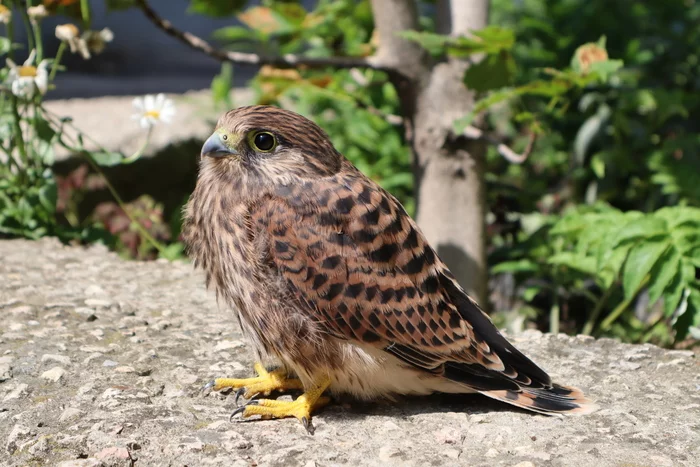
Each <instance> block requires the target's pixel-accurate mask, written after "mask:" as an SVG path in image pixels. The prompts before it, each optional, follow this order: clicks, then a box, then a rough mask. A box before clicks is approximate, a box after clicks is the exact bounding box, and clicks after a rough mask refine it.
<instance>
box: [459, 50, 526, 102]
mask: <svg viewBox="0 0 700 467" xmlns="http://www.w3.org/2000/svg"><path fill="white" fill-rule="evenodd" d="M514 74H515V61H513V57H512V56H511V55H510V53H508V52H505V51H504V52H501V53H499V54H498V55H487V56H486V57H484V59H483V60H482V61H480V62H479V63H477V64H474V65H471V66H470V67H469V68H467V71H466V72H465V73H464V84H465V85H466V86H467V88H469V89H471V90H473V91H476V92H485V91H490V90H492V89H499V88H503V87H505V86H508V85H509V84H510V83H511V82H512V81H513V75H514Z"/></svg>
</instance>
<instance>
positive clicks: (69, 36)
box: [56, 23, 90, 60]
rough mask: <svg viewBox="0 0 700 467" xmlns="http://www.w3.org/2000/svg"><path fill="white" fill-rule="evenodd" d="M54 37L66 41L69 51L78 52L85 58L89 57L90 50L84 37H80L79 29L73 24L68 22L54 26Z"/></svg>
mask: <svg viewBox="0 0 700 467" xmlns="http://www.w3.org/2000/svg"><path fill="white" fill-rule="evenodd" d="M56 37H57V38H58V39H59V40H61V41H63V42H65V43H67V44H68V46H69V47H70V51H71V52H73V53H78V52H80V55H82V56H83V58H84V59H85V60H87V59H89V58H90V51H89V50H88V47H87V43H86V42H85V39H83V38H82V37H80V31H79V30H78V27H77V26H76V25H75V24H70V23H68V24H60V25H58V26H56Z"/></svg>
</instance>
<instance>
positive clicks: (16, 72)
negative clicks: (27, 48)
mask: <svg viewBox="0 0 700 467" xmlns="http://www.w3.org/2000/svg"><path fill="white" fill-rule="evenodd" d="M35 57H36V50H32V53H30V54H29V57H28V58H27V60H26V61H25V62H24V64H23V65H22V66H17V65H16V64H15V62H13V61H12V60H10V59H9V58H8V59H7V60H6V62H7V67H8V68H9V69H10V72H9V73H8V75H7V81H8V83H9V84H10V86H11V87H12V94H14V95H15V96H19V97H26V98H29V99H31V98H32V97H33V96H34V95H35V94H36V92H37V91H38V92H39V93H40V94H45V93H46V90H47V89H48V87H49V72H48V70H47V69H46V68H47V66H48V64H49V61H48V60H42V61H41V63H39V65H38V66H34V58H35Z"/></svg>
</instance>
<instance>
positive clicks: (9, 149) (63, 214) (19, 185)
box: [0, 0, 175, 257]
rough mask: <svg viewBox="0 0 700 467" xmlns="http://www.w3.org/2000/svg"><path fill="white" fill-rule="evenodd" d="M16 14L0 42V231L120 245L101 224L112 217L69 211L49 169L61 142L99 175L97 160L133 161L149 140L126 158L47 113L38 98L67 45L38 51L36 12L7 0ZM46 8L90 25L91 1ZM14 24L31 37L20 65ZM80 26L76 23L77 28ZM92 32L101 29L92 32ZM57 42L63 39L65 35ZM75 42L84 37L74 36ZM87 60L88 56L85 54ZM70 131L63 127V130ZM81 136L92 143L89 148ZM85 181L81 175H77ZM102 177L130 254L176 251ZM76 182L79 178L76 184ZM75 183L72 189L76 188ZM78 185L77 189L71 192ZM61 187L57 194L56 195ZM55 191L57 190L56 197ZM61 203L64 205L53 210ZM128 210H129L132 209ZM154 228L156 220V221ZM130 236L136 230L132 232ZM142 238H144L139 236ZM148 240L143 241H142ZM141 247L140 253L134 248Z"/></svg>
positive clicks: (123, 1)
mask: <svg viewBox="0 0 700 467" xmlns="http://www.w3.org/2000/svg"><path fill="white" fill-rule="evenodd" d="M133 4H134V2H133V1H131V0H109V1H108V2H107V6H108V7H109V8H111V9H121V8H128V7H129V6H131V5H133ZM10 6H11V7H14V14H13V15H11V16H10V18H8V23H7V28H5V31H6V32H7V33H8V37H2V40H0V54H7V55H8V57H7V59H8V60H7V61H6V62H5V63H6V66H5V67H4V68H2V69H0V81H2V83H3V84H2V87H0V136H1V138H0V141H2V143H0V151H2V154H0V236H21V237H27V238H31V239H36V238H40V237H43V236H47V235H51V236H57V237H59V238H60V239H61V240H63V241H74V242H76V241H77V242H86V243H87V242H96V241H100V242H104V243H108V244H110V245H112V246H115V245H118V244H119V241H120V238H118V236H117V235H115V233H117V232H116V231H111V230H110V229H109V228H108V226H106V224H107V222H106V221H109V219H103V220H102V221H96V220H95V219H94V218H88V219H83V220H81V219H79V218H78V216H77V215H76V214H75V212H71V210H70V209H66V206H67V205H70V206H73V207H74V206H75V203H72V202H71V200H70V199H69V198H70V196H66V191H70V190H66V186H67V185H71V183H67V184H66V183H65V180H60V179H59V178H58V177H56V176H55V174H54V173H53V170H52V167H53V164H54V159H55V150H56V148H57V147H62V148H65V149H67V150H68V151H70V152H71V153H74V154H80V155H82V156H83V157H84V158H85V160H86V162H87V163H88V164H89V165H90V166H91V167H92V169H93V170H94V171H95V172H97V173H98V174H100V175H101V169H100V166H112V165H117V164H123V163H130V162H133V161H134V160H136V159H137V158H138V157H139V156H140V154H141V152H142V151H143V150H144V149H145V147H146V144H147V143H148V136H150V133H149V134H148V136H147V137H146V143H145V144H144V146H143V147H142V148H141V149H140V150H139V151H137V153H136V154H134V155H133V156H131V157H129V158H126V157H125V156H124V155H123V154H121V153H118V152H112V151H108V150H106V149H104V148H102V147H100V146H99V144H97V143H96V142H95V141H92V140H90V138H89V137H88V136H87V135H84V134H83V133H82V132H80V131H79V130H78V129H77V128H75V127H73V125H72V123H71V121H70V119H69V118H60V117H59V116H57V115H55V114H53V113H51V112H50V111H49V110H48V109H47V108H46V107H45V106H44V104H43V99H44V94H45V93H46V92H47V90H48V89H50V88H51V87H52V86H54V83H53V82H54V78H55V76H56V74H57V72H58V71H59V70H61V69H62V67H61V65H60V62H61V59H62V56H63V54H64V52H65V51H66V49H67V48H68V45H67V44H66V42H62V43H61V45H60V46H59V49H58V51H57V53H56V56H55V57H53V58H45V57H43V43H42V37H43V36H42V31H41V25H42V22H41V18H29V16H28V12H27V10H26V9H25V8H26V5H25V2H20V1H19V0H16V1H13V2H10ZM48 13H49V14H56V13H59V14H65V15H67V16H69V17H70V18H79V19H81V20H82V21H83V24H84V26H85V27H86V28H89V26H90V18H91V15H90V12H89V3H88V2H80V4H67V5H66V6H60V5H58V4H52V5H49V8H48ZM16 24H21V25H22V26H24V27H25V34H26V36H27V37H28V39H29V40H28V42H29V43H28V46H29V52H30V54H29V58H28V59H27V61H26V62H25V63H24V64H15V63H14V61H13V58H14V57H13V55H14V51H15V50H16V49H19V48H23V47H24V45H22V44H14V43H12V42H11V39H10V37H9V36H11V33H10V32H11V31H12V30H13V27H14V26H15V25H16ZM76 30H77V27H76ZM93 33H94V35H96V36H97V35H99V33H98V32H96V31H93ZM62 40H66V39H65V38H64V39H62ZM73 40H76V41H81V40H82V41H84V38H82V39H81V38H80V37H79V36H76V37H74V38H73ZM83 45H84V47H85V49H91V48H92V50H91V52H92V53H99V52H100V51H101V50H100V49H99V47H103V46H104V44H103V45H101V46H99V47H97V48H95V44H94V43H88V42H85V43H84V44H83ZM84 58H86V59H87V58H89V57H84ZM69 127H70V128H71V130H72V131H70V132H67V131H66V129H67V128H69ZM85 140H89V141H90V143H91V144H90V145H89V147H88V146H87V145H86V144H85ZM82 178H83V179H84V178H85V177H84V174H83V176H82ZM101 179H102V183H103V184H104V185H105V186H106V187H107V188H108V189H109V190H110V191H111V192H112V194H113V196H114V198H115V199H116V201H117V205H118V206H117V209H120V210H121V212H123V213H124V216H125V217H126V218H127V219H128V222H126V223H124V222H122V226H123V228H125V229H128V230H131V231H132V232H133V233H134V234H135V235H136V238H135V239H134V240H133V241H132V243H133V245H135V247H134V248H133V256H139V257H145V256H148V255H151V256H152V253H153V251H156V252H158V251H162V253H163V254H164V255H167V254H173V253H174V252H175V250H174V249H170V250H168V251H166V250H165V248H164V247H163V246H162V245H161V244H160V242H159V241H158V240H156V238H155V237H160V240H163V239H167V235H162V234H160V233H159V232H157V231H156V230H157V229H156V228H153V229H151V230H154V232H153V234H151V232H149V229H148V228H146V227H143V226H142V225H141V224H140V223H139V222H138V221H135V219H136V218H138V217H139V213H140V211H139V210H138V207H139V206H138V205H134V206H130V207H129V208H127V206H126V205H125V204H124V203H123V202H122V201H121V199H120V198H119V196H118V194H117V193H116V191H114V188H113V187H112V186H111V184H110V183H109V181H108V180H107V179H106V178H104V176H102V175H101ZM77 185H80V184H77ZM77 185H75V186H72V188H73V189H75V188H79V186H77ZM73 191H75V190H73ZM60 192H62V193H60ZM59 195H62V196H61V198H62V199H59ZM59 204H61V207H62V209H58V205H59ZM127 209H132V210H133V211H134V214H133V215H132V214H129V213H128V211H127ZM157 211H158V210H157V209H156V208H155V207H152V208H151V209H150V210H148V213H149V216H150V217H149V219H147V220H146V222H147V223H150V224H152V225H155V223H154V222H153V220H154V219H153V215H152V214H153V212H157ZM155 227H157V225H156V226H155ZM132 236H133V235H132ZM141 237H143V238H141ZM141 240H145V241H141ZM136 247H138V250H139V251H136V250H137V248H136Z"/></svg>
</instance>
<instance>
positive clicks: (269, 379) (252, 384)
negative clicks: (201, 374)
mask: <svg viewBox="0 0 700 467" xmlns="http://www.w3.org/2000/svg"><path fill="white" fill-rule="evenodd" d="M254 368H255V372H256V373H257V374H258V376H257V377H256V378H241V379H236V378H216V379H215V380H214V381H212V382H210V383H209V384H207V385H206V386H205V387H204V389H210V388H211V389H214V390H215V391H220V390H222V389H224V388H233V389H238V390H239V391H238V393H237V394H236V403H238V397H239V396H240V395H241V393H243V397H245V398H246V399H251V398H253V397H255V395H256V394H263V395H265V396H267V395H269V394H270V393H271V392H272V391H290V390H293V389H303V388H304V387H303V386H302V384H301V381H299V380H298V379H296V378H293V379H287V373H286V372H285V371H284V370H283V369H281V368H278V369H276V370H272V371H267V370H266V369H265V367H264V366H262V365H261V364H260V363H256V364H255V366H254Z"/></svg>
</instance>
